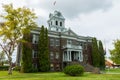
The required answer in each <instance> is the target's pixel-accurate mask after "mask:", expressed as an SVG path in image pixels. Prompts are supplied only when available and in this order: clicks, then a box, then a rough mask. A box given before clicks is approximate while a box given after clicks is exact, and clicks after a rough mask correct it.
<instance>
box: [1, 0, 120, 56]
mask: <svg viewBox="0 0 120 80" xmlns="http://www.w3.org/2000/svg"><path fill="white" fill-rule="evenodd" d="M54 1H56V4H55V5H53V3H54ZM9 3H12V4H13V5H14V7H16V8H17V7H22V6H25V7H28V8H31V9H34V11H35V13H36V15H37V16H38V19H37V23H38V24H39V26H41V25H45V26H46V27H47V26H48V25H47V20H48V16H49V13H53V12H54V10H58V11H60V12H62V14H63V16H64V17H65V19H66V23H65V25H66V26H65V27H66V28H69V27H70V28H71V29H72V30H73V31H74V32H76V33H77V34H79V35H82V36H92V37H96V38H97V39H99V40H102V42H103V44H104V47H106V50H107V56H109V51H108V50H109V49H113V44H112V43H113V40H116V39H120V31H119V30H120V0H0V13H3V10H2V4H9Z"/></svg>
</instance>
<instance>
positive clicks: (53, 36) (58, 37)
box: [48, 34, 60, 38]
mask: <svg viewBox="0 0 120 80" xmlns="http://www.w3.org/2000/svg"><path fill="white" fill-rule="evenodd" d="M48 36H49V37H55V38H60V37H59V36H56V35H51V34H48Z"/></svg>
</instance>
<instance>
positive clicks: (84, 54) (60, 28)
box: [16, 11, 92, 71]
mask: <svg viewBox="0 0 120 80" xmlns="http://www.w3.org/2000/svg"><path fill="white" fill-rule="evenodd" d="M39 31H40V28H36V29H35V30H32V31H31V36H32V37H31V41H32V42H31V43H32V45H33V46H34V47H33V48H32V58H33V65H34V66H35V67H38V64H37V54H38V51H37V49H36V47H37V45H38V39H39ZM48 37H49V60H50V70H51V71H60V70H62V69H63V68H64V67H65V66H66V65H69V64H70V63H71V62H73V61H78V62H80V63H87V64H90V65H92V58H91V53H92V46H91V43H92V37H85V36H79V35H77V34H76V33H75V32H73V31H72V30H71V29H66V28H65V18H64V17H63V15H62V13H61V12H59V11H54V13H53V14H51V13H50V15H49V20H48ZM17 52H18V54H17V60H16V62H17V64H18V65H20V59H21V57H20V56H21V45H19V46H18V51H17Z"/></svg>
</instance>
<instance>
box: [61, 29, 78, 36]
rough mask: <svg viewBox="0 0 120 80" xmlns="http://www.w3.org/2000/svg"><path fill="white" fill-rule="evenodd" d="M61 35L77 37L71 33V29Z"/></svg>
mask: <svg viewBox="0 0 120 80" xmlns="http://www.w3.org/2000/svg"><path fill="white" fill-rule="evenodd" d="M63 34H64V35H68V36H74V37H75V36H77V34H76V33H75V32H73V31H72V30H71V29H69V30H67V31H65V32H64V33H63Z"/></svg>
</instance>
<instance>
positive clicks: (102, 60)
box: [99, 41, 105, 70]
mask: <svg viewBox="0 0 120 80" xmlns="http://www.w3.org/2000/svg"><path fill="white" fill-rule="evenodd" d="M99 53H100V69H101V70H104V69H105V57H104V55H105V51H104V49H103V44H102V42H101V41H99Z"/></svg>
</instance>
